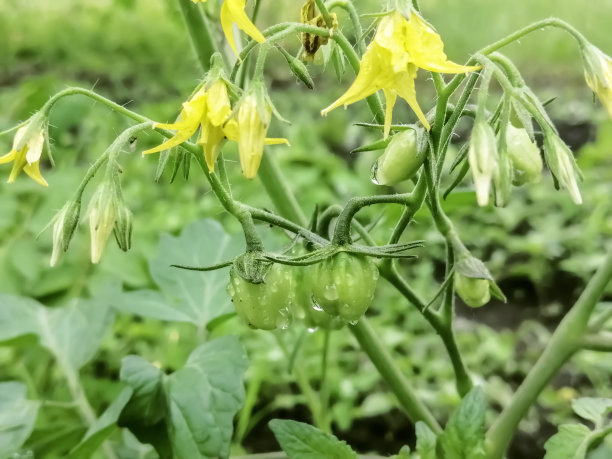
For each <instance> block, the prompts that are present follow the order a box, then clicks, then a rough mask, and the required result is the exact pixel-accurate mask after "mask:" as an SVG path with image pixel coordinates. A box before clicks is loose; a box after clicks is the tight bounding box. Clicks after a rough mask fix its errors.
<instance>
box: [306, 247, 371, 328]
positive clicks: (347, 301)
mask: <svg viewBox="0 0 612 459" xmlns="http://www.w3.org/2000/svg"><path fill="white" fill-rule="evenodd" d="M378 276H379V274H378V268H377V267H376V265H375V264H374V262H373V261H372V260H371V259H370V258H368V257H364V256H359V255H352V254H349V253H346V252H340V253H338V254H336V255H334V256H333V257H331V258H328V259H327V260H324V261H322V262H321V263H319V264H317V265H315V274H314V276H313V285H312V295H313V299H314V302H315V303H316V304H317V305H319V306H320V307H321V308H322V309H323V311H325V312H326V313H327V314H329V315H330V316H332V317H339V318H340V319H342V320H344V321H345V322H355V321H357V320H359V319H360V318H361V317H362V316H363V315H364V314H365V312H366V310H367V309H368V307H369V306H370V304H372V300H373V299H374V292H375V290H376V283H377V281H378Z"/></svg>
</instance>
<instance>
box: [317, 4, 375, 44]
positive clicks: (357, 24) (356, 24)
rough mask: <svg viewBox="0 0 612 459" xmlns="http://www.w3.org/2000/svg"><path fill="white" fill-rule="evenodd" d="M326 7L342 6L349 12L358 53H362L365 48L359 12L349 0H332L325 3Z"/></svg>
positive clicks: (330, 8) (329, 8)
mask: <svg viewBox="0 0 612 459" xmlns="http://www.w3.org/2000/svg"><path fill="white" fill-rule="evenodd" d="M326 6H327V9H328V10H332V9H333V8H336V7H337V8H342V9H343V10H345V11H346V12H347V13H348V14H349V18H350V20H351V24H352V26H353V29H354V31H355V37H356V38H357V40H358V41H357V47H358V49H359V53H360V54H363V53H365V50H366V44H365V37H364V36H363V27H361V20H360V19H359V13H358V12H357V9H356V8H355V5H353V2H352V1H351V0H332V1H331V2H328V3H327V5H326Z"/></svg>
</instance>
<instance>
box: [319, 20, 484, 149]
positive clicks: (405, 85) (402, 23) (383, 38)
mask: <svg viewBox="0 0 612 459" xmlns="http://www.w3.org/2000/svg"><path fill="white" fill-rule="evenodd" d="M443 49H444V44H443V43H442V39H441V38H440V36H439V35H438V34H437V33H436V32H435V31H434V30H433V29H432V27H431V26H430V25H429V24H428V23H427V22H425V20H423V18H421V17H420V16H419V15H418V13H416V12H414V11H411V13H410V15H409V17H408V18H406V17H404V16H403V15H402V14H401V13H399V12H398V11H393V12H391V13H389V14H388V15H386V16H385V17H383V18H382V20H381V21H380V24H379V25H378V28H377V30H376V34H375V36H374V39H373V40H372V42H371V43H370V44H369V45H368V47H367V49H366V52H365V53H364V55H363V57H362V60H361V68H360V70H359V73H358V74H357V78H355V81H354V82H353V84H352V85H351V86H350V87H349V89H348V90H347V91H346V92H345V93H344V94H343V95H342V96H341V97H340V98H339V99H338V100H336V101H335V102H334V103H333V104H331V105H330V106H329V107H327V108H325V109H324V110H323V111H322V112H321V114H323V115H326V114H327V113H328V112H330V111H331V110H333V109H334V108H336V107H339V106H340V105H344V106H345V107H346V106H347V105H350V104H352V103H354V102H357V101H358V100H361V99H365V98H366V97H368V96H370V95H372V94H374V93H375V92H376V91H378V90H380V89H382V90H383V92H384V95H385V99H386V102H387V106H386V113H385V126H384V136H385V138H386V137H387V136H388V135H389V130H390V128H391V118H392V113H393V106H394V105H395V101H396V99H397V96H400V97H401V98H403V99H404V100H406V102H408V105H410V107H411V108H412V109H413V110H414V112H415V113H416V115H417V116H418V118H419V120H420V121H421V123H422V124H423V125H424V126H425V127H426V128H427V129H429V123H428V122H427V119H426V118H425V115H424V114H423V111H422V110H421V108H420V107H419V103H418V101H417V99H416V90H415V87H414V80H415V79H416V76H417V70H418V69H419V68H422V69H426V70H430V71H433V72H444V73H466V72H471V71H473V70H477V69H479V68H480V67H471V66H463V65H459V64H455V63H454V62H451V61H449V60H448V59H447V58H446V55H445V54H444V51H443Z"/></svg>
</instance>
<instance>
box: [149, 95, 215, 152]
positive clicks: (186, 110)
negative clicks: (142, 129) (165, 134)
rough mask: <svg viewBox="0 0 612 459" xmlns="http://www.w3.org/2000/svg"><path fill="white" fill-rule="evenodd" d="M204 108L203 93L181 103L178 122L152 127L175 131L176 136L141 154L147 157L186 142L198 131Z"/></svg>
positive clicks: (205, 103) (204, 98) (205, 104)
mask: <svg viewBox="0 0 612 459" xmlns="http://www.w3.org/2000/svg"><path fill="white" fill-rule="evenodd" d="M206 106H207V99H206V94H205V93H203V92H202V93H198V94H196V95H195V96H194V97H193V98H192V99H191V100H189V101H188V102H185V103H183V109H182V110H181V115H180V117H181V119H180V121H177V122H176V123H171V124H164V123H155V125H154V127H156V128H162V129H172V130H176V131H177V132H176V135H175V136H174V137H172V138H171V139H169V140H166V141H165V142H164V143H162V144H161V145H158V146H157V147H154V148H150V149H148V150H145V151H143V152H142V154H143V155H148V154H150V153H157V152H159V151H163V150H168V149H170V148H172V147H175V146H177V145H180V144H181V143H183V142H185V141H186V140H188V139H189V138H190V137H191V136H192V135H193V134H195V132H196V131H197V130H198V127H199V126H200V123H201V122H202V117H203V116H204V114H205V113H206Z"/></svg>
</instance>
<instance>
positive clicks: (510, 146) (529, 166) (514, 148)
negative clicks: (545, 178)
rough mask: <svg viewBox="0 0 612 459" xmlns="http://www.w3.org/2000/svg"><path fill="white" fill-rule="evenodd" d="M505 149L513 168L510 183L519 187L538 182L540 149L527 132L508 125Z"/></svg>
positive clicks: (540, 168) (540, 161)
mask: <svg viewBox="0 0 612 459" xmlns="http://www.w3.org/2000/svg"><path fill="white" fill-rule="evenodd" d="M506 148H507V151H508V156H509V157H510V160H511V161H512V166H513V167H514V174H513V177H512V183H513V184H514V185H516V186H520V185H523V184H525V183H536V182H539V181H540V178H541V177H542V157H541V156H540V149H539V148H538V146H537V144H536V143H535V142H533V141H532V140H531V138H530V137H529V134H528V133H527V131H526V130H525V129H523V128H516V127H514V126H513V125H511V124H509V125H508V127H507V131H506Z"/></svg>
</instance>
